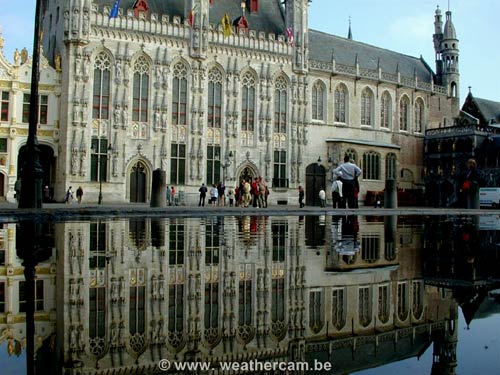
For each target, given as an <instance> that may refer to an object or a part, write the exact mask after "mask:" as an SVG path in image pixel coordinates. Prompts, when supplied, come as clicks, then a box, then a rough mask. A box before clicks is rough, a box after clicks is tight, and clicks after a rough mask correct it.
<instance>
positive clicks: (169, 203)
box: [165, 186, 172, 206]
mask: <svg viewBox="0 0 500 375" xmlns="http://www.w3.org/2000/svg"><path fill="white" fill-rule="evenodd" d="M170 193H171V192H170V188H169V187H168V186H167V190H166V192H165V198H166V199H167V204H168V205H169V206H170V205H172V201H171V200H170V199H171V194H170Z"/></svg>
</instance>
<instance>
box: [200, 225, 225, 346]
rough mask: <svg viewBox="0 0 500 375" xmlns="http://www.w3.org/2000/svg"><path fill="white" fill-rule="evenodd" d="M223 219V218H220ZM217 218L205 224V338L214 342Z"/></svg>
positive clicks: (217, 243) (217, 249) (217, 286)
mask: <svg viewBox="0 0 500 375" xmlns="http://www.w3.org/2000/svg"><path fill="white" fill-rule="evenodd" d="M220 220H223V219H220ZM219 224H222V223H219V222H218V220H215V219H214V220H211V221H209V222H208V223H207V225H206V226H205V270H206V275H205V280H206V283H205V318H204V321H205V339H206V340H207V341H208V342H210V343H214V342H215V340H216V338H217V337H218V327H219V303H220V301H219V275H218V270H219V268H218V265H219V253H220V238H219V237H220V236H219Z"/></svg>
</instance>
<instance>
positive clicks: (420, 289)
mask: <svg viewBox="0 0 500 375" xmlns="http://www.w3.org/2000/svg"><path fill="white" fill-rule="evenodd" d="M412 311H413V317H414V318H415V319H420V318H421V317H422V312H423V311H424V286H423V282H422V281H421V280H414V281H413V293H412Z"/></svg>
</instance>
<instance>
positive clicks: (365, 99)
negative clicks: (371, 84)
mask: <svg viewBox="0 0 500 375" xmlns="http://www.w3.org/2000/svg"><path fill="white" fill-rule="evenodd" d="M372 111H373V93H372V91H371V90H370V89H369V88H368V87H367V88H365V89H364V90H363V92H362V93H361V125H366V126H372Z"/></svg>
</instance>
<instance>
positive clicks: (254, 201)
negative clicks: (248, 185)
mask: <svg viewBox="0 0 500 375" xmlns="http://www.w3.org/2000/svg"><path fill="white" fill-rule="evenodd" d="M252 198H253V199H252V206H253V207H257V206H258V202H259V178H258V177H255V178H254V179H253V181H252Z"/></svg>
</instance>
